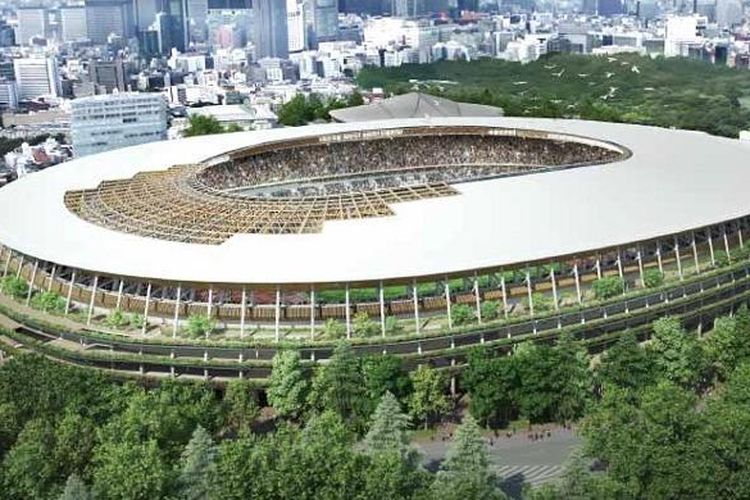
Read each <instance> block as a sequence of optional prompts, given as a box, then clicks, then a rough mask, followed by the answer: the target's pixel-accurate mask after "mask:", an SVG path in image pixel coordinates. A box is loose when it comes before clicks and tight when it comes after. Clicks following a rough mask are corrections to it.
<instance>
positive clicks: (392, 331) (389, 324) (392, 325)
mask: <svg viewBox="0 0 750 500" xmlns="http://www.w3.org/2000/svg"><path fill="white" fill-rule="evenodd" d="M403 331H404V327H403V326H402V325H401V323H399V322H398V318H396V316H386V318H385V334H386V335H398V334H400V333H402V332H403Z"/></svg>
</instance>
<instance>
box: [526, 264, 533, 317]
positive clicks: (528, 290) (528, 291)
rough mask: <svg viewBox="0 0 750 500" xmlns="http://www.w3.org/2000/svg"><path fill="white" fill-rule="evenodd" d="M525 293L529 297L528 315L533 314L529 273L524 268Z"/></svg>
mask: <svg viewBox="0 0 750 500" xmlns="http://www.w3.org/2000/svg"><path fill="white" fill-rule="evenodd" d="M526 294H527V295H528V298H529V315H530V316H534V299H533V298H532V293H531V274H530V273H529V271H528V270H526Z"/></svg>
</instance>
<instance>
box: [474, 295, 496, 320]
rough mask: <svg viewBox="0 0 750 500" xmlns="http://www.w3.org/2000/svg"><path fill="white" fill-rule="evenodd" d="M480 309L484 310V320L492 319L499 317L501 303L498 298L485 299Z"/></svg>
mask: <svg viewBox="0 0 750 500" xmlns="http://www.w3.org/2000/svg"><path fill="white" fill-rule="evenodd" d="M479 309H480V311H481V312H482V319H483V320H485V321H492V320H493V319H497V315H498V311H499V310H500V304H498V302H497V301H496V300H485V301H484V302H482V305H481V306H480V307H479Z"/></svg>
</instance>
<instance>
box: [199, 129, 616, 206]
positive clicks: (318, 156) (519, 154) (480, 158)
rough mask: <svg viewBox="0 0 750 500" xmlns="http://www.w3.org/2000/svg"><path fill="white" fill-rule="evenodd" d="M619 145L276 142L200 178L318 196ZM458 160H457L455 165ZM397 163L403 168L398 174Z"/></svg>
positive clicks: (468, 175)
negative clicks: (290, 144)
mask: <svg viewBox="0 0 750 500" xmlns="http://www.w3.org/2000/svg"><path fill="white" fill-rule="evenodd" d="M620 156H621V153H619V152H618V151H614V150H611V149H607V148H603V147H598V146H594V145H590V144H584V143H581V142H574V141H558V140H550V139H542V138H527V137H517V136H480V135H452V136H451V135H448V136H446V135H440V136H398V137H393V138H388V139H378V140H367V141H349V142H334V143H327V144H320V145H314V146H304V147H293V148H286V149H278V150H275V151H271V152H265V153H260V154H255V155H250V156H247V157H245V158H242V159H235V160H234V162H232V163H225V164H221V165H216V166H212V167H209V168H206V169H204V170H203V171H202V172H200V174H199V181H200V182H201V183H202V184H203V185H205V186H206V187H209V188H212V189H217V190H235V189H237V188H251V189H249V190H247V191H244V192H245V193H247V194H252V195H253V196H263V197H277V196H285V197H286V196H320V195H330V194H341V193H343V192H357V191H360V192H361V191H371V190H377V189H383V188H386V189H387V188H396V187H405V186H413V185H425V184H434V183H443V182H444V183H457V182H462V181H466V180H474V179H479V178H486V177H491V176H498V175H508V174H515V173H519V172H522V171H525V170H533V169H538V168H550V167H561V166H573V165H580V164H587V163H596V162H606V161H613V160H615V159H617V158H618V157H620ZM457 167H458V168H457ZM393 171H398V173H397V174H394V173H393Z"/></svg>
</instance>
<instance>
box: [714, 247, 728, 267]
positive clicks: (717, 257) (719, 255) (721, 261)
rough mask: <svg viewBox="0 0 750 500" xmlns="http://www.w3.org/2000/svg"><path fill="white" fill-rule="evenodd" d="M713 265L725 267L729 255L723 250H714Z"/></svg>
mask: <svg viewBox="0 0 750 500" xmlns="http://www.w3.org/2000/svg"><path fill="white" fill-rule="evenodd" d="M714 262H715V267H717V268H719V267H726V266H728V265H729V255H727V253H726V252H724V251H723V250H717V251H716V252H714Z"/></svg>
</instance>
